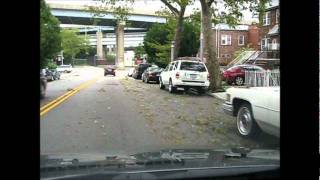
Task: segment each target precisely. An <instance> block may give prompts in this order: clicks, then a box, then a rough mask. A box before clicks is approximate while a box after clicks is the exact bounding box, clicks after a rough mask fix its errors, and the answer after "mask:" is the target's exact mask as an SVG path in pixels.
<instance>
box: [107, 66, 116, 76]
mask: <svg viewBox="0 0 320 180" xmlns="http://www.w3.org/2000/svg"><path fill="white" fill-rule="evenodd" d="M115 69H116V68H115V67H114V66H107V67H106V68H104V76H106V75H108V74H110V75H113V76H116V71H115Z"/></svg>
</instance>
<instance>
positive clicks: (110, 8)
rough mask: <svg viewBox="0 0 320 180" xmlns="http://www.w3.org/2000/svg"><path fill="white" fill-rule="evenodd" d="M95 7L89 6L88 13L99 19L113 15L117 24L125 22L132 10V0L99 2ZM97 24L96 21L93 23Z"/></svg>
mask: <svg viewBox="0 0 320 180" xmlns="http://www.w3.org/2000/svg"><path fill="white" fill-rule="evenodd" d="M98 2H99V3H98V4H97V5H96V6H90V7H89V9H88V10H89V11H90V12H92V13H93V14H94V17H96V18H99V17H101V16H104V15H105V14H109V13H113V15H114V17H115V19H116V21H117V22H126V21H127V20H128V18H129V12H130V11H131V10H132V4H133V3H134V0H100V1H98ZM95 22H96V23H97V21H95Z"/></svg>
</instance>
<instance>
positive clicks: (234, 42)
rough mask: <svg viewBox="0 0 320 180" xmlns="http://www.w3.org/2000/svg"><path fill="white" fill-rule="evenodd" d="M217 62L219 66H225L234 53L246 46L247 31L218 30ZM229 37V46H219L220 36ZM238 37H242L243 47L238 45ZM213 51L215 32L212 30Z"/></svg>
mask: <svg viewBox="0 0 320 180" xmlns="http://www.w3.org/2000/svg"><path fill="white" fill-rule="evenodd" d="M218 34H219V37H218V39H219V58H218V60H219V62H220V64H221V65H226V64H228V63H229V62H230V61H232V60H233V59H234V58H235V57H234V53H235V52H236V51H237V50H239V49H240V48H242V47H246V46H247V44H248V31H246V30H243V31H239V30H220V31H219V33H218ZM224 34H225V35H231V45H221V35H224ZM240 35H243V36H244V45H238V37H239V36H240ZM212 41H213V42H214V46H215V50H216V52H217V50H218V49H217V48H216V30H215V29H214V30H213V39H212Z"/></svg>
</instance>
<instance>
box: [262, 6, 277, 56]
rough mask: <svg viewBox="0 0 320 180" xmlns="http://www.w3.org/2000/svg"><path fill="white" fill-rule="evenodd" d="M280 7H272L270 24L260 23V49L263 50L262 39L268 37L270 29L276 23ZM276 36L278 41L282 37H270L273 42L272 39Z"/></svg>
mask: <svg viewBox="0 0 320 180" xmlns="http://www.w3.org/2000/svg"><path fill="white" fill-rule="evenodd" d="M277 9H278V8H275V9H271V10H270V11H269V12H270V25H267V26H264V25H263V24H262V25H260V27H259V28H260V32H259V50H261V40H262V39H263V38H265V37H267V34H268V32H269V31H270V29H272V27H273V26H274V25H276V24H277V23H276V11H277ZM273 38H276V39H277V42H278V43H280V38H279V36H278V35H277V36H273V37H270V42H272V39H273Z"/></svg>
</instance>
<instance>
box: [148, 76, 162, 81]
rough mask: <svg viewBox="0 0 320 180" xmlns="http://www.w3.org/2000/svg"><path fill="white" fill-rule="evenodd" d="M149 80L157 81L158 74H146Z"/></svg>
mask: <svg viewBox="0 0 320 180" xmlns="http://www.w3.org/2000/svg"><path fill="white" fill-rule="evenodd" d="M148 80H149V81H159V76H148Z"/></svg>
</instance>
